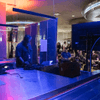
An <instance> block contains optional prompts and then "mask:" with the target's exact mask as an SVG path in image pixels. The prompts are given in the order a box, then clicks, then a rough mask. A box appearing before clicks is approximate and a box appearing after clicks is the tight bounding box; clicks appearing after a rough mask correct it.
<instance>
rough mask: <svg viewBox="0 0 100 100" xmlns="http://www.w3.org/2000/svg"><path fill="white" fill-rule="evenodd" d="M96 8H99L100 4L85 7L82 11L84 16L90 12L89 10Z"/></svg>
mask: <svg viewBox="0 0 100 100" xmlns="http://www.w3.org/2000/svg"><path fill="white" fill-rule="evenodd" d="M98 6H100V2H97V3H95V4H92V5H91V6H89V7H87V8H86V9H85V10H84V14H86V13H87V12H88V11H90V10H92V9H94V8H96V7H98Z"/></svg>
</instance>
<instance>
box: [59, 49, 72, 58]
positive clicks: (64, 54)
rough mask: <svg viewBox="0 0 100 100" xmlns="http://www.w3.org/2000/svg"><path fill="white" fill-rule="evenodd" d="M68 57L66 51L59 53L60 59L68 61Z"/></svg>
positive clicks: (69, 55) (68, 54)
mask: <svg viewBox="0 0 100 100" xmlns="http://www.w3.org/2000/svg"><path fill="white" fill-rule="evenodd" d="M70 57H71V54H70V52H68V50H66V49H64V50H63V52H62V53H61V59H62V60H69V58H70Z"/></svg>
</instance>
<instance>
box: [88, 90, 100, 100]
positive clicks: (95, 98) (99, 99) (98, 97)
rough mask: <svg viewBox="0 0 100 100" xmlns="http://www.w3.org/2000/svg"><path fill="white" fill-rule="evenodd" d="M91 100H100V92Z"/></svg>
mask: <svg viewBox="0 0 100 100" xmlns="http://www.w3.org/2000/svg"><path fill="white" fill-rule="evenodd" d="M90 100H100V92H99V93H98V94H97V95H96V96H95V97H93V98H92V99H90Z"/></svg>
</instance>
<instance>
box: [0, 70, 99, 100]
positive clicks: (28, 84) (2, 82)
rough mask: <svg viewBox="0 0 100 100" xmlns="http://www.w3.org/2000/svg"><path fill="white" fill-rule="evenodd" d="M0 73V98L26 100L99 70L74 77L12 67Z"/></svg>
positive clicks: (2, 99) (3, 99)
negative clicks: (4, 72) (2, 73)
mask: <svg viewBox="0 0 100 100" xmlns="http://www.w3.org/2000/svg"><path fill="white" fill-rule="evenodd" d="M7 72H8V73H9V74H6V75H0V100H28V99H32V98H35V97H37V96H40V95H43V94H46V93H49V92H52V91H55V90H57V89H60V88H62V87H65V86H67V85H70V84H72V83H75V82H78V81H81V80H83V79H86V78H88V77H91V76H93V75H95V74H97V73H100V71H99V70H97V71H95V72H92V73H88V72H81V75H80V76H78V77H75V78H68V77H63V76H59V75H55V74H51V73H47V72H42V71H37V70H23V69H13V70H8V71H7Z"/></svg>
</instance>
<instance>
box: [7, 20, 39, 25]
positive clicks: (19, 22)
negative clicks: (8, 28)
mask: <svg viewBox="0 0 100 100" xmlns="http://www.w3.org/2000/svg"><path fill="white" fill-rule="evenodd" d="M6 24H35V22H27V21H16V22H6ZM38 25H40V23H38Z"/></svg>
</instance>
